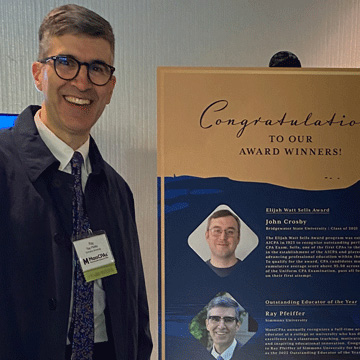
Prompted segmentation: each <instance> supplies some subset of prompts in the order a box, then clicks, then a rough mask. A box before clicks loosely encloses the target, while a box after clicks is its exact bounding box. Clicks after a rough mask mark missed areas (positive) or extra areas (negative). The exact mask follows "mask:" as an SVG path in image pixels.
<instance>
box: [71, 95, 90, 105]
mask: <svg viewBox="0 0 360 360" xmlns="http://www.w3.org/2000/svg"><path fill="white" fill-rule="evenodd" d="M65 99H66V101H68V102H70V103H72V104H76V105H90V100H88V99H79V98H77V97H74V96H65Z"/></svg>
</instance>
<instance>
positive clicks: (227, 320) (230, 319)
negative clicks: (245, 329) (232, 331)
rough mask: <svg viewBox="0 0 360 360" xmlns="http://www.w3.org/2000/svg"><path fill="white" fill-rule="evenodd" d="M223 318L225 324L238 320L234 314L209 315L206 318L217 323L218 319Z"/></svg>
mask: <svg viewBox="0 0 360 360" xmlns="http://www.w3.org/2000/svg"><path fill="white" fill-rule="evenodd" d="M221 319H223V320H224V323H225V324H232V323H233V322H234V321H236V322H238V321H239V320H238V319H237V318H236V317H234V316H217V315H209V316H208V320H211V321H213V322H215V323H219V322H220V320H221Z"/></svg>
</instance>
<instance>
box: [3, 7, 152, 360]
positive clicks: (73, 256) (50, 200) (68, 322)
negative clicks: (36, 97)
mask: <svg viewBox="0 0 360 360" xmlns="http://www.w3.org/2000/svg"><path fill="white" fill-rule="evenodd" d="M39 41H40V44H39V58H38V61H36V62H35V63H34V64H33V66H32V73H33V77H34V81H35V85H36V87H37V89H38V90H39V91H41V92H42V93H43V96H44V101H43V103H42V105H41V107H38V106H30V107H28V108H27V109H25V110H24V111H23V112H22V113H21V114H20V115H19V117H18V119H17V120H16V122H15V125H14V127H13V128H11V129H8V130H5V131H2V132H1V133H0V191H1V194H0V198H1V207H0V217H1V222H0V239H1V248H2V261H1V265H0V284H1V291H0V319H1V321H0V324H1V325H0V349H1V350H0V359H1V360H9V359H16V360H35V359H36V360H45V359H46V360H50V359H52V360H64V359H70V358H71V359H75V360H83V359H89V360H90V359H91V360H97V359H101V360H108V359H109V360H115V359H117V360H120V359H131V360H133V359H138V360H142V359H149V358H150V353H151V349H152V342H151V337H150V333H149V317H148V306H147V298H146V291H145V284H144V275H143V269H142V264H141V257H140V249H139V242H138V238H137V230H136V224H135V215H134V203H133V197H132V193H131V191H130V189H129V187H128V185H127V184H126V182H125V181H124V180H123V179H122V178H121V177H120V175H118V174H117V173H116V172H115V170H113V169H112V168H111V167H110V166H109V165H108V164H107V163H106V162H105V161H104V160H103V159H102V157H101V155H100V153H99V150H98V148H97V146H96V144H95V142H94V140H93V139H92V138H91V137H90V135H89V133H90V130H91V128H92V126H93V125H94V124H95V123H96V121H97V120H98V119H99V117H100V115H101V114H102V112H103V110H104V108H105V106H106V105H107V104H109V103H110V100H111V95H112V92H113V89H114V86H115V82H116V79H115V77H114V75H113V72H114V70H115V69H114V67H113V66H112V65H113V62H114V35H113V32H112V28H111V26H110V24H109V23H108V22H107V21H106V20H105V19H103V18H102V17H101V16H99V15H98V14H96V13H94V12H92V11H90V10H88V9H86V8H84V7H81V6H77V5H64V6H61V7H59V8H56V9H54V10H52V11H51V12H50V13H49V14H48V15H47V16H46V17H45V19H44V20H43V23H42V25H41V27H40V29H39ZM82 191H84V194H83V193H82ZM75 240H76V241H75ZM73 245H74V246H73ZM94 251H97V253H96V252H94ZM99 251H100V252H99ZM82 252H85V253H86V254H90V255H89V257H87V258H86V259H85V260H83V262H81V259H84V257H83V255H82V254H83V253H82ZM89 259H90V260H91V262H93V265H94V266H95V269H92V270H91V271H85V272H84V274H83V273H82V269H81V267H80V266H79V265H80V264H82V265H83V266H84V267H85V265H87V263H89ZM94 259H95V260H96V261H98V264H96V261H95V260H94ZM100 260H101V261H100ZM114 264H115V266H114ZM84 275H85V277H84ZM86 276H88V278H86ZM89 276H90V277H89Z"/></svg>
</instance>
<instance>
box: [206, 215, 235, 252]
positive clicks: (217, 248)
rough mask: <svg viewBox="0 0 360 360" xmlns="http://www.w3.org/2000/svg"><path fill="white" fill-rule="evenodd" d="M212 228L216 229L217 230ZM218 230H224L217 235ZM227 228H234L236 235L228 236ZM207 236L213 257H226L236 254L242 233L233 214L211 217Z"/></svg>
mask: <svg viewBox="0 0 360 360" xmlns="http://www.w3.org/2000/svg"><path fill="white" fill-rule="evenodd" d="M211 229H215V231H214V230H211ZM216 230H220V231H222V232H221V235H216V234H215V232H216ZM225 230H234V231H235V235H234V236H228V235H226V233H225ZM205 236H206V241H207V242H208V244H209V247H210V251H211V254H212V256H213V257H216V258H217V259H221V258H223V259H226V258H231V257H234V256H235V255H234V254H235V250H236V247H237V246H238V244H239V241H240V234H239V228H238V224H237V222H236V220H235V219H234V218H233V217H232V216H225V217H221V218H217V219H211V221H210V225H209V230H207V231H206V233H205Z"/></svg>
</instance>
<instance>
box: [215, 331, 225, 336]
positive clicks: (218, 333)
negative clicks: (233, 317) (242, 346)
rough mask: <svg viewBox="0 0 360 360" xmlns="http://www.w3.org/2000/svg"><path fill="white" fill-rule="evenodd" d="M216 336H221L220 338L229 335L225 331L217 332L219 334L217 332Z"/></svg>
mask: <svg viewBox="0 0 360 360" xmlns="http://www.w3.org/2000/svg"><path fill="white" fill-rule="evenodd" d="M216 335H219V336H224V335H227V332H224V331H217V332H216Z"/></svg>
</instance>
